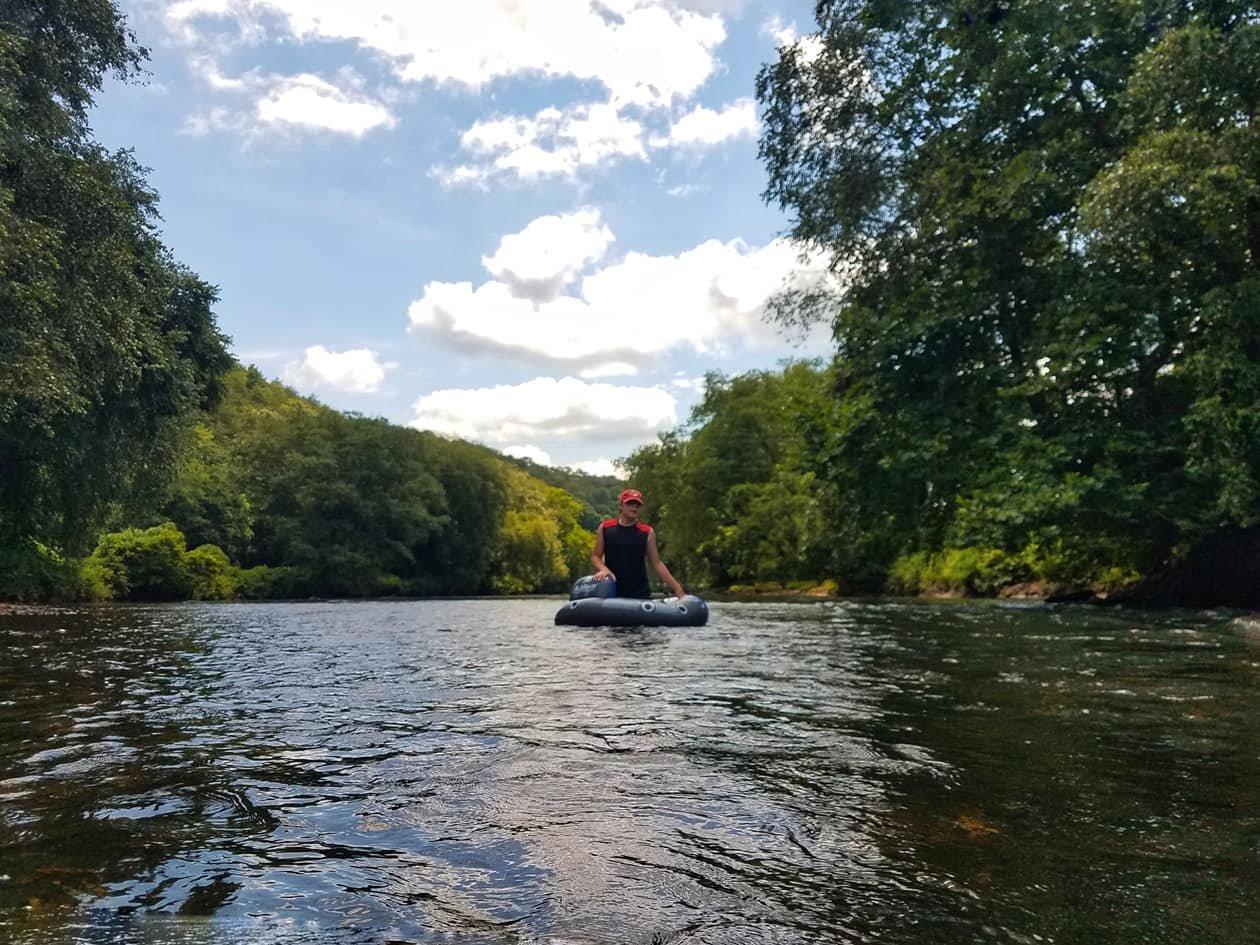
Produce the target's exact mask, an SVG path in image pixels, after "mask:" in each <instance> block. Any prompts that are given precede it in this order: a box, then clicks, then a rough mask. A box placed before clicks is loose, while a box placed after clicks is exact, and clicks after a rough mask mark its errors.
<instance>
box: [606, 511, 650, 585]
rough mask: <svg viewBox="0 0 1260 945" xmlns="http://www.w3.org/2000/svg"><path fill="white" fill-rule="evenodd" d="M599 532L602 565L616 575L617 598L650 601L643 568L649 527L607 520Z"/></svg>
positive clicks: (644, 566)
mask: <svg viewBox="0 0 1260 945" xmlns="http://www.w3.org/2000/svg"><path fill="white" fill-rule="evenodd" d="M599 530H600V531H601V532H603V534H604V564H605V565H606V566H607V567H608V570H609V571H611V572H612V573H613V574H615V575H617V596H618V597H642V598H647V597H651V596H652V587H651V585H650V584H648V576H647V564H646V561H647V543H648V535H650V534H652V529H651V527H649V526H647V525H644V524H643V523H642V522H636V523H635V524H634V525H622V524H621V523H620V522H618V521H617V520H616V519H615V518H610V519H608V521H606V522H604V523H603V524H601V525H600V526H599Z"/></svg>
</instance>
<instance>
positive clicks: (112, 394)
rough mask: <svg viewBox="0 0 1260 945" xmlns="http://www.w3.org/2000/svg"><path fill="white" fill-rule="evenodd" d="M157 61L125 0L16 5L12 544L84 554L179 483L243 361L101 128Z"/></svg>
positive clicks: (10, 74)
mask: <svg viewBox="0 0 1260 945" xmlns="http://www.w3.org/2000/svg"><path fill="white" fill-rule="evenodd" d="M144 57H145V51H144V50H143V49H142V48H140V47H139V46H137V45H136V43H135V41H134V38H133V37H132V36H131V34H130V33H129V32H128V30H127V29H126V27H125V24H124V22H123V19H122V16H121V14H119V12H118V10H117V8H116V7H115V5H114V4H113V3H112V2H109V0H40V2H34V0H9V2H6V3H5V4H3V5H2V6H0V544H3V545H4V546H5V547H7V548H9V549H13V548H20V547H34V546H32V545H30V544H29V542H30V541H32V540H34V541H35V542H37V543H38V544H40V545H41V546H47V547H50V548H53V549H54V550H55V551H56V552H57V553H60V552H63V551H68V552H71V553H75V552H79V551H82V550H86V548H88V547H90V546H91V543H92V541H93V540H94V539H95V535H96V530H97V527H98V526H99V525H100V523H101V522H102V521H103V519H104V517H105V514H106V512H107V510H108V508H109V507H110V505H111V503H113V502H114V501H116V500H117V499H119V498H120V497H123V496H125V495H128V494H134V493H136V492H137V491H139V490H143V489H145V488H153V487H154V486H156V485H157V484H159V483H160V482H161V481H162V480H163V478H164V477H165V471H166V469H167V468H168V466H169V464H170V463H171V462H172V459H173V457H174V454H175V451H176V449H177V446H178V443H179V434H180V431H181V429H182V426H183V422H184V420H185V418H186V417H187V416H188V415H189V414H190V412H191V411H192V410H194V409H195V408H197V407H199V406H205V405H208V404H209V403H211V402H212V401H213V399H214V397H215V395H216V393H217V378H218V376H219V375H220V374H221V373H222V371H223V370H224V369H225V368H226V367H227V365H228V356H227V354H226V351H225V347H224V338H223V337H222V335H220V333H219V332H218V330H217V328H216V327H215V323H214V319H213V316H212V314H211V307H212V305H213V303H214V300H215V291H214V289H213V288H212V287H210V286H209V285H207V284H206V283H204V282H202V281H201V280H200V279H198V278H197V277H196V276H195V275H193V274H192V273H190V272H188V271H187V270H186V269H184V268H183V267H181V266H180V265H179V264H177V263H176V262H175V261H174V260H173V259H172V257H171V255H170V253H169V252H168V250H167V249H166V248H165V247H164V246H163V245H162V243H161V242H160V240H159V238H158V234H157V219H158V218H157V211H156V196H155V195H154V193H153V192H152V190H151V189H150V188H149V187H148V185H147V183H146V181H145V178H144V172H143V170H142V169H141V168H140V166H139V165H138V164H137V163H136V161H135V159H134V158H133V157H132V155H131V154H130V153H128V152H117V153H110V152H108V151H106V150H105V149H103V148H102V147H101V146H100V145H98V144H97V143H96V142H95V141H94V140H93V139H92V136H91V132H90V129H89V127H88V122H87V110H88V108H89V107H90V105H91V104H92V97H93V95H94V94H95V93H96V92H98V91H99V90H100V88H101V84H102V81H103V79H104V77H105V76H107V75H110V74H112V75H115V76H118V77H120V78H123V79H128V78H131V77H134V76H135V75H136V74H137V73H138V71H139V68H140V65H141V63H142V62H143V60H144Z"/></svg>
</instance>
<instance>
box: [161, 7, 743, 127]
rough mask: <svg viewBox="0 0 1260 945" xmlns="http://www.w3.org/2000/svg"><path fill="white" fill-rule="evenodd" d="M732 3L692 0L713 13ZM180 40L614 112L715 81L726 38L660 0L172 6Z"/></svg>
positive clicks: (714, 24)
mask: <svg viewBox="0 0 1260 945" xmlns="http://www.w3.org/2000/svg"><path fill="white" fill-rule="evenodd" d="M729 2H730V0H725V2H723V0H703V2H702V0H691V5H701V6H703V7H706V8H709V9H715V10H719V11H720V10H722V9H723V8H727V7H729ZM165 18H166V21H167V23H168V25H169V26H170V27H171V29H172V31H173V32H174V33H175V34H176V35H178V36H181V37H182V38H184V39H185V41H187V42H190V43H193V44H200V45H210V44H212V43H214V42H216V41H217V42H222V41H223V40H222V36H223V34H224V32H225V30H224V27H225V26H226V27H228V28H229V29H234V30H235V36H236V37H238V38H239V39H244V40H256V39H257V38H259V37H261V36H265V37H268V38H273V39H280V40H298V41H300V42H303V43H312V42H322V43H345V42H349V43H353V44H356V45H358V46H359V47H360V48H362V49H365V50H369V51H371V52H373V53H377V54H379V55H380V57H381V58H382V60H383V61H385V62H387V63H388V64H389V65H390V66H391V67H392V68H393V69H394V70H395V71H396V73H397V75H398V77H399V78H400V79H402V80H406V81H415V82H424V81H432V82H439V83H446V82H449V83H454V84H458V85H461V86H464V87H465V88H468V89H470V90H473V91H477V90H480V89H481V88H482V87H483V86H485V85H486V84H487V83H488V82H490V81H492V80H494V79H498V78H503V77H508V76H521V75H540V76H544V77H547V78H574V79H578V80H585V81H596V82H599V83H601V84H603V85H604V86H605V87H606V88H607V89H608V92H609V95H610V96H611V98H612V99H613V100H614V101H615V102H616V103H618V104H636V105H649V106H651V105H658V106H659V105H662V104H668V103H669V102H671V101H675V100H679V99H686V98H687V97H689V96H690V95H692V94H693V93H694V92H695V90H696V89H698V88H699V87H700V86H701V85H702V84H703V83H704V82H705V80H707V79H708V78H709V76H710V75H712V74H713V72H714V69H715V67H716V62H715V56H714V53H715V50H716V49H717V47H718V46H719V45H720V44H721V43H722V41H723V40H724V39H725V37H726V30H725V27H724V26H723V23H722V18H721V15H720V13H717V12H715V13H711V14H709V13H698V12H695V11H694V10H689V9H683V8H679V7H678V6H675V5H674V4H672V3H669V2H667V0H602V2H600V3H592V2H590V0H511V2H505V0H462V2H460V3H435V2H416V0H357V2H355V3H346V2H344V0H182V2H179V3H175V4H173V5H171V6H170V7H168V8H167V9H166V10H165Z"/></svg>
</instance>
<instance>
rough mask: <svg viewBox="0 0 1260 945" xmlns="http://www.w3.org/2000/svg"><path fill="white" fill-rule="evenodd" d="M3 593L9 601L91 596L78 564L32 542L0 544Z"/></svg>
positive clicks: (0, 571)
mask: <svg viewBox="0 0 1260 945" xmlns="http://www.w3.org/2000/svg"><path fill="white" fill-rule="evenodd" d="M0 576H2V577H0V580H2V583H0V590H2V591H3V593H4V596H5V597H7V598H9V599H10V600H18V601H50V600H51V601H60V600H78V599H81V598H84V597H89V596H91V594H90V587H89V585H87V584H86V583H85V581H84V580H83V577H82V575H81V572H80V568H79V563H78V562H77V561H73V560H70V559H67V558H66V557H64V556H63V555H62V554H60V553H59V552H57V551H56V550H54V549H52V548H49V547H48V546H47V545H43V544H40V543H39V542H37V541H34V540H33V539H29V538H28V539H25V540H17V541H12V542H4V543H0Z"/></svg>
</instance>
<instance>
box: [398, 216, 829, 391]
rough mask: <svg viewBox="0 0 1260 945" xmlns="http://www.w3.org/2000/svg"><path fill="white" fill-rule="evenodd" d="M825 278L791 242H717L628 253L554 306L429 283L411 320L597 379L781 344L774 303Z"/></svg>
mask: <svg viewBox="0 0 1260 945" xmlns="http://www.w3.org/2000/svg"><path fill="white" fill-rule="evenodd" d="M526 229H527V230H528V227H527V228H526ZM826 278H827V276H826V271H825V266H824V265H823V264H822V263H821V262H820V261H818V260H813V261H810V262H807V263H804V264H803V263H802V262H801V261H800V258H799V251H798V249H797V247H796V245H795V244H792V243H789V242H787V241H786V240H774V241H773V242H771V243H768V244H767V245H765V246H762V247H760V248H753V247H749V246H747V245H745V244H744V243H742V242H740V241H739V240H732V241H731V242H728V243H723V242H720V241H718V240H708V241H707V242H704V243H701V244H700V245H699V246H696V247H694V248H692V249H689V250H687V251H685V252H683V253H680V254H679V255H677V256H652V255H648V254H646V253H637V252H631V253H628V254H627V255H626V256H624V257H623V258H622V259H620V260H617V261H615V262H611V263H609V264H607V265H604V266H603V267H602V268H597V269H596V270H595V271H593V272H590V273H588V274H587V275H585V276H584V277H582V278H581V279H580V281H578V282H577V284H576V286H575V291H572V292H570V293H568V294H561V295H557V296H555V297H554V298H549V299H547V300H545V301H538V300H537V299H535V298H530V297H528V296H523V295H522V294H521V293H520V292H518V291H517V290H515V289H514V287H513V286H512V285H511V284H509V283H507V282H504V281H502V280H498V279H492V280H490V281H487V282H483V283H482V284H480V285H479V286H477V287H475V288H474V287H473V284H472V283H471V282H453V283H452V282H430V283H428V284H427V285H426V286H425V287H424V294H423V295H422V296H421V298H419V299H417V300H416V301H414V302H412V304H411V306H410V308H409V309H408V316H409V319H410V322H411V328H412V330H413V331H424V332H426V333H429V334H430V335H432V336H435V337H436V338H438V339H439V340H440V341H443V342H445V343H447V344H449V345H452V346H454V347H457V348H461V349H464V350H468V351H473V352H492V353H496V354H508V355H515V356H517V357H520V358H524V359H526V360H531V361H534V362H541V363H551V364H555V365H567V366H570V367H571V368H572V369H577V370H581V369H583V368H586V369H589V372H588V374H589V375H591V376H593V374H595V373H598V372H599V370H600V368H601V366H607V365H609V364H612V363H621V364H624V365H627V366H629V367H637V366H639V365H642V364H644V363H645V362H646V361H647V360H649V359H650V358H652V357H654V356H657V355H659V354H660V353H662V352H664V351H667V350H669V349H672V348H678V347H691V348H693V349H695V350H697V351H709V350H711V349H713V348H714V347H720V346H721V345H724V344H726V343H728V342H732V341H741V342H745V343H753V344H756V343H763V342H769V341H772V340H778V336H777V334H776V333H775V331H774V329H773V328H771V327H770V326H768V325H766V324H765V322H764V319H763V316H764V314H765V310H766V304H767V302H768V301H769V299H770V298H771V297H772V296H773V295H774V294H775V293H777V292H778V291H780V290H782V289H784V288H787V287H796V288H803V287H806V286H811V285H815V284H817V283H818V282H820V281H822V280H824V279H826ZM619 372H621V373H624V368H622V369H619Z"/></svg>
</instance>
